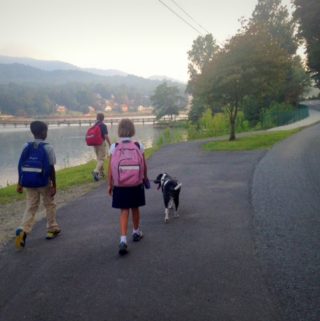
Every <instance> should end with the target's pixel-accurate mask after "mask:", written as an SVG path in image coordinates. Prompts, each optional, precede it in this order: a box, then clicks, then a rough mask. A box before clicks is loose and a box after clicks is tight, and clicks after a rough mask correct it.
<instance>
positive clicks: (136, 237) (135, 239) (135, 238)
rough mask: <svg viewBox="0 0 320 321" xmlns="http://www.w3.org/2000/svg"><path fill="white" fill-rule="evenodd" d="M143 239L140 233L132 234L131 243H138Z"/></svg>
mask: <svg viewBox="0 0 320 321" xmlns="http://www.w3.org/2000/svg"><path fill="white" fill-rule="evenodd" d="M142 238H143V233H142V232H141V231H140V232H139V233H133V234H132V241H133V242H139V241H140V240H141V239H142Z"/></svg>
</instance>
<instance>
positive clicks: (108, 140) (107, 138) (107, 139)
mask: <svg viewBox="0 0 320 321" xmlns="http://www.w3.org/2000/svg"><path fill="white" fill-rule="evenodd" d="M104 137H105V139H106V141H107V143H108V145H109V147H110V146H111V142H110V138H109V135H108V134H106V135H104Z"/></svg>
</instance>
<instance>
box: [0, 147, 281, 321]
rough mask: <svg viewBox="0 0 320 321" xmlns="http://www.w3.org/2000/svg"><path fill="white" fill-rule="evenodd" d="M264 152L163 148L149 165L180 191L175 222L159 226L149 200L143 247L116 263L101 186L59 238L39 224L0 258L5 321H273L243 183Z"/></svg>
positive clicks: (65, 211) (113, 222)
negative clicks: (169, 176)
mask: <svg viewBox="0 0 320 321" xmlns="http://www.w3.org/2000/svg"><path fill="white" fill-rule="evenodd" d="M263 154H264V152H261V151H260V152H244V153H236V154H234V153H205V152H203V151H202V149H201V144H200V143H182V144H178V145H172V146H167V147H165V148H163V149H162V150H161V151H160V152H159V153H157V154H156V155H155V156H154V157H153V158H152V159H151V160H150V162H149V167H150V177H151V178H155V177H156V175H157V174H158V173H159V172H162V171H168V172H169V173H170V174H172V175H174V176H176V177H178V178H179V179H180V180H181V181H182V184H183V187H182V193H181V209H180V215H181V216H180V218H179V219H172V220H171V221H170V222H169V223H168V224H165V223H164V208H163V203H162V196H161V194H160V192H159V191H157V190H156V189H155V186H153V188H152V189H151V190H149V191H147V202H148V205H147V206H146V207H144V208H143V209H142V228H143V230H144V233H145V238H144V239H143V240H142V241H141V243H138V244H135V243H132V242H130V243H129V249H130V253H129V255H128V256H127V257H119V256H118V254H117V247H118V241H119V235H118V230H119V226H118V211H116V210H113V209H111V201H110V198H108V197H107V196H106V186H105V185H103V186H101V187H100V188H98V189H97V190H95V191H94V192H92V193H89V194H87V195H86V196H85V197H83V198H81V199H79V200H78V201H76V202H73V203H70V204H68V205H67V206H65V207H64V208H61V209H60V210H59V213H58V219H59V221H60V224H61V226H62V228H63V233H62V234H61V236H59V237H58V238H57V239H55V240H53V241H47V240H45V239H44V232H45V226H44V225H45V224H44V222H40V223H39V224H37V226H36V227H35V229H34V231H33V233H32V234H31V235H30V237H29V238H28V240H27V247H26V248H25V249H24V250H23V251H21V252H16V251H15V250H14V248H13V245H11V244H10V246H8V247H7V248H5V249H4V251H3V252H2V253H1V254H0V255H1V257H0V273H1V279H0V297H1V301H0V311H1V312H0V319H1V320H4V321H11V320H18V319H19V320H28V321H39V320H45V321H56V320H59V321H72V320H77V321H88V320H94V321H100V320H101V321H118V320H119V321H123V320H127V321H134V320H139V321H163V320H170V321H181V320H183V321H188V320H190V321H194V320H197V321H209V320H217V321H220V320H228V321H229V320H235V321H242V320H248V321H249V320H251V321H270V320H272V321H276V320H279V319H278V317H277V316H278V315H279V313H278V311H277V303H276V302H273V298H272V297H271V296H270V294H269V291H268V289H267V287H266V285H265V282H264V280H263V277H262V274H261V271H260V264H259V261H258V260H257V257H256V251H255V244H254V241H253V237H252V216H253V211H252V207H251V205H250V202H249V199H250V180H251V177H252V174H253V171H254V168H255V165H256V164H257V162H258V161H259V159H260V158H261V157H262V156H263Z"/></svg>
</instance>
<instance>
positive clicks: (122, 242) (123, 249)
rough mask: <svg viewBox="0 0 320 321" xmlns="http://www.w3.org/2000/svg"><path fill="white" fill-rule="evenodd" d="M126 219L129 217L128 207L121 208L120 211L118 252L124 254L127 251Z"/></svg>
mask: <svg viewBox="0 0 320 321" xmlns="http://www.w3.org/2000/svg"><path fill="white" fill-rule="evenodd" d="M128 219H129V209H128V208H122V209H121V212H120V233H121V236H120V244H119V254H120V255H125V254H127V253H128V246H127V232H128Z"/></svg>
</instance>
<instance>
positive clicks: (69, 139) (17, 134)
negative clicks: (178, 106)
mask: <svg viewBox="0 0 320 321" xmlns="http://www.w3.org/2000/svg"><path fill="white" fill-rule="evenodd" d="M135 128H136V135H135V139H136V140H138V141H141V142H142V143H143V144H144V146H145V147H146V148H147V147H151V146H152V144H153V142H154V141H156V140H157V138H158V137H159V136H160V134H161V132H162V131H163V130H162V129H158V128H154V127H153V126H152V124H145V125H142V124H135ZM87 129H88V127H86V126H78V125H77V126H51V125H50V126H49V131H48V137H47V141H48V142H49V143H50V144H52V146H53V147H54V150H55V153H56V157H57V164H56V169H60V168H65V167H70V166H74V165H80V164H83V163H86V162H87V161H89V160H91V159H94V158H95V154H94V151H93V148H92V147H89V146H87V145H86V143H85V140H84V137H85V133H86V130H87ZM108 130H109V137H110V138H111V141H112V142H115V141H116V140H117V130H118V127H117V126H115V125H113V126H108ZM32 140H33V137H32V134H31V132H30V130H29V128H28V127H27V128H26V127H24V126H23V127H17V128H15V127H11V128H10V127H1V126H0V187H4V186H6V185H7V184H15V183H16V182H17V164H18V161H19V157H20V154H21V150H22V148H23V146H24V144H25V143H26V142H28V141H32Z"/></svg>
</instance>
